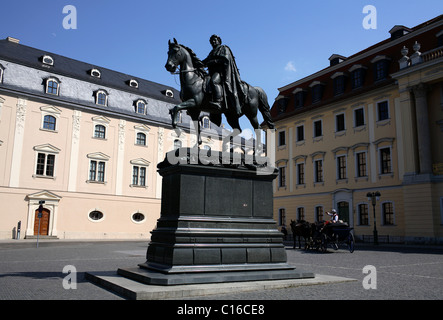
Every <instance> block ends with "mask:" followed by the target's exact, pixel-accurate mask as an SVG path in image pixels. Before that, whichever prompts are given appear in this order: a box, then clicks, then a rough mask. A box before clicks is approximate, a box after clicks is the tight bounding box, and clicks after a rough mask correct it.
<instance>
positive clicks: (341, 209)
mask: <svg viewBox="0 0 443 320" xmlns="http://www.w3.org/2000/svg"><path fill="white" fill-rule="evenodd" d="M337 209H338V219H339V220H343V221H344V222H347V223H349V203H348V202H346V201H341V202H339V203H337Z"/></svg>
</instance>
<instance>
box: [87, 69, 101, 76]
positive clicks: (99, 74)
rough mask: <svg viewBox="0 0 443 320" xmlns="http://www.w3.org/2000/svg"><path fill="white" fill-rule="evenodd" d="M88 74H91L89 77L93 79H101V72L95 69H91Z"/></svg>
mask: <svg viewBox="0 0 443 320" xmlns="http://www.w3.org/2000/svg"><path fill="white" fill-rule="evenodd" d="M94 73H98V75H95V74H94ZM90 74H91V77H94V78H99V79H100V78H101V77H102V73H101V71H100V70H98V69H96V68H94V69H92V70H91V72H90Z"/></svg>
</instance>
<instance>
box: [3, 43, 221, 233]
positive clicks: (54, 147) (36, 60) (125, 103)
mask: <svg viewBox="0 0 443 320" xmlns="http://www.w3.org/2000/svg"><path fill="white" fill-rule="evenodd" d="M165 72H166V71H165ZM179 102H180V98H179V92H177V90H175V89H173V88H170V87H167V86H164V85H161V84H158V83H154V82H151V81H148V80H144V79H140V78H137V77H133V76H130V75H127V74H123V73H120V72H117V71H113V70H108V69H105V68H102V67H99V66H95V65H90V64H88V63H85V62H80V61H76V60H73V59H70V58H67V57H63V56H60V55H57V54H53V53H49V52H46V51H44V50H39V49H35V48H31V47H28V46H25V45H22V44H20V43H19V41H18V40H17V39H14V38H7V39H5V40H0V203H1V204H2V210H1V212H0V239H11V238H17V237H18V235H19V234H18V231H20V238H21V239H23V238H25V237H26V238H31V237H35V236H37V235H38V234H39V235H40V236H42V237H50V238H58V239H116V238H125V239H128V238H132V239H138V238H140V239H147V238H149V237H150V231H151V230H152V229H154V227H155V224H156V221H157V219H158V218H159V217H160V202H161V178H160V176H159V175H158V174H157V163H158V162H160V161H163V159H164V157H165V154H166V152H168V151H171V150H173V149H175V148H177V147H178V146H183V147H190V146H191V147H192V146H194V145H195V143H196V136H195V133H194V132H193V131H192V130H191V128H193V127H192V126H191V124H190V118H189V117H188V116H187V115H185V114H183V115H181V123H180V124H179V127H180V128H181V129H182V130H181V131H182V133H181V134H180V135H178V134H177V132H176V131H175V130H172V127H171V125H170V124H171V118H170V115H169V109H170V108H171V107H173V106H174V105H175V104H177V103H179ZM206 120H207V119H205V118H203V121H202V122H203V124H205V125H207V126H209V125H210V124H209V121H206ZM220 132H221V130H220V128H211V130H210V131H209V133H207V134H206V135H205V136H204V138H203V147H204V148H212V149H214V150H220V146H221V143H220V141H219V140H218V135H220ZM42 201H44V203H43V204H42V210H41V211H42V213H41V218H39V217H38V216H39V206H40V204H41V203H42ZM39 228H40V229H39Z"/></svg>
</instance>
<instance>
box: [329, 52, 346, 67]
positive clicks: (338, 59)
mask: <svg viewBox="0 0 443 320" xmlns="http://www.w3.org/2000/svg"><path fill="white" fill-rule="evenodd" d="M345 60H346V57H343V56H341V55H339V54H333V55H332V56H330V57H329V66H331V67H332V66H335V65H337V64H339V63H341V62H343V61H345Z"/></svg>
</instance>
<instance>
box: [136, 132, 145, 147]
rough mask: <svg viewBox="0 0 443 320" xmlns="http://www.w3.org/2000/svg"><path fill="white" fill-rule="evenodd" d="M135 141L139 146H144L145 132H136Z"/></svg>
mask: <svg viewBox="0 0 443 320" xmlns="http://www.w3.org/2000/svg"><path fill="white" fill-rule="evenodd" d="M135 143H136V144H138V145H141V146H145V145H146V134H144V133H143V132H138V133H137V139H136V141H135Z"/></svg>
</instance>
